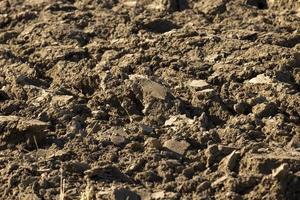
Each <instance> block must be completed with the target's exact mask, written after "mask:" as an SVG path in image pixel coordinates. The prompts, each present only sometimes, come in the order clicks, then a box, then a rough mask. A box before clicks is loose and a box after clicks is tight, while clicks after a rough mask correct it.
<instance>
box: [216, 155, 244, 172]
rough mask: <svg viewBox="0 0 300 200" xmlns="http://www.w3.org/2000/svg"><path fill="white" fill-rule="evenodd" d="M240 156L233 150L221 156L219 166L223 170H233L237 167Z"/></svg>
mask: <svg viewBox="0 0 300 200" xmlns="http://www.w3.org/2000/svg"><path fill="white" fill-rule="evenodd" d="M240 156H241V155H240V152H238V151H233V152H232V153H231V154H229V155H228V156H226V157H225V158H223V160H222V161H221V163H220V168H221V169H222V170H224V171H225V172H231V171H234V170H235V169H236V167H237V164H238V160H239V158H240Z"/></svg>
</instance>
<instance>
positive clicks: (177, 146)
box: [163, 139, 190, 155]
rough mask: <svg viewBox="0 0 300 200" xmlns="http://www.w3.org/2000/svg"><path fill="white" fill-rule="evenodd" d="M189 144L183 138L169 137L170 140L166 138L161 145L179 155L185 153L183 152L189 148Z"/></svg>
mask: <svg viewBox="0 0 300 200" xmlns="http://www.w3.org/2000/svg"><path fill="white" fill-rule="evenodd" d="M189 146H190V144H189V143H188V142H186V141H184V140H181V141H179V140H175V139H171V140H167V141H165V143H164V145H163V147H165V148H167V149H169V150H171V151H173V152H175V153H177V154H180V155H183V154H185V152H186V151H187V149H188V148H189Z"/></svg>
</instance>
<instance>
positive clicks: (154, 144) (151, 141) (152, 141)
mask: <svg viewBox="0 0 300 200" xmlns="http://www.w3.org/2000/svg"><path fill="white" fill-rule="evenodd" d="M145 146H147V147H150V148H154V149H162V145H161V143H160V141H159V140H158V139H156V138H148V139H147V140H146V141H145Z"/></svg>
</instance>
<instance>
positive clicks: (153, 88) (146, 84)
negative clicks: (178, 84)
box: [142, 80, 168, 100]
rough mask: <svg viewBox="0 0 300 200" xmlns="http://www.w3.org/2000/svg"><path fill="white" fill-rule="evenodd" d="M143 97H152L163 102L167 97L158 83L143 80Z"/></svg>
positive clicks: (166, 92) (164, 89)
mask: <svg viewBox="0 0 300 200" xmlns="http://www.w3.org/2000/svg"><path fill="white" fill-rule="evenodd" d="M142 89H143V94H144V96H152V97H154V98H157V99H161V100H165V99H166V98H167V95H168V90H167V89H166V88H165V87H164V86H162V85H161V84H159V83H156V82H154V81H150V80H145V81H143V82H142Z"/></svg>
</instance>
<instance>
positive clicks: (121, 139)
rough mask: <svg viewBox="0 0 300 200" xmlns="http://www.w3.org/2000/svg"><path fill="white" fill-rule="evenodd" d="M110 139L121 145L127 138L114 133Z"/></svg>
mask: <svg viewBox="0 0 300 200" xmlns="http://www.w3.org/2000/svg"><path fill="white" fill-rule="evenodd" d="M110 141H111V142H112V143H113V144H114V145H116V146H121V145H123V144H125V142H126V138H125V137H124V136H120V135H112V136H110Z"/></svg>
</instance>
